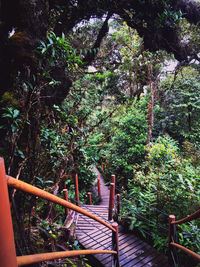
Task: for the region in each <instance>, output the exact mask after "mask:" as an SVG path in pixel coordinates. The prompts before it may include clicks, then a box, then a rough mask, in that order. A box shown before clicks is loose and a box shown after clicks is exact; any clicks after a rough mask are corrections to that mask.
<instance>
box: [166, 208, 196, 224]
mask: <svg viewBox="0 0 200 267" xmlns="http://www.w3.org/2000/svg"><path fill="white" fill-rule="evenodd" d="M198 218H200V209H199V210H197V211H195V212H194V213H192V214H190V215H188V216H187V217H185V218H183V219H180V220H178V221H173V222H171V224H182V223H185V222H189V221H192V220H195V219H198Z"/></svg>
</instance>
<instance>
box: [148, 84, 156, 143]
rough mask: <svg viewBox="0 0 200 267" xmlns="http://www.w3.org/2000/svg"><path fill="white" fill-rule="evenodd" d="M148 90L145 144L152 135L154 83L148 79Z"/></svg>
mask: <svg viewBox="0 0 200 267" xmlns="http://www.w3.org/2000/svg"><path fill="white" fill-rule="evenodd" d="M149 85H150V92H151V99H150V101H149V103H148V110H147V112H148V114H147V121H148V130H147V145H149V143H150V141H151V136H152V130H153V121H154V93H155V92H154V83H153V81H150V84H149Z"/></svg>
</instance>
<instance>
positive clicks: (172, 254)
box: [170, 251, 177, 267]
mask: <svg viewBox="0 0 200 267" xmlns="http://www.w3.org/2000/svg"><path fill="white" fill-rule="evenodd" d="M170 253H171V256H172V260H173V263H174V266H175V267H176V266H177V265H176V261H175V258H174V253H173V252H172V251H170Z"/></svg>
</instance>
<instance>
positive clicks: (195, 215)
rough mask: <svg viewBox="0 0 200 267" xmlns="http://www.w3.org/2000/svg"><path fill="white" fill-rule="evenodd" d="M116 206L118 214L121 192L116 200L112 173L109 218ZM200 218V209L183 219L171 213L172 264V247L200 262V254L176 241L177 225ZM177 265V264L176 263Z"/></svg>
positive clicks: (170, 246) (169, 244)
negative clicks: (178, 218)
mask: <svg viewBox="0 0 200 267" xmlns="http://www.w3.org/2000/svg"><path fill="white" fill-rule="evenodd" d="M122 186H124V179H122ZM114 207H115V208H116V211H117V215H119V214H120V194H117V195H116V202H115V175H111V183H110V198H109V208H108V220H111V219H112V217H113V211H114ZM198 218H200V209H199V210H197V211H196V212H194V213H192V214H191V215H188V216H187V217H185V218H183V219H181V220H177V221H176V220H175V216H174V215H169V231H168V241H169V243H168V252H169V253H168V258H169V263H170V264H172V263H173V260H172V257H171V252H172V249H171V248H172V247H175V248H179V249H180V250H182V251H184V252H185V253H186V254H188V255H190V256H192V257H193V258H194V259H195V260H197V261H198V262H200V255H199V254H197V253H195V252H193V251H191V250H190V249H187V248H186V247H184V246H182V245H180V244H177V243H175V242H174V241H175V240H176V238H175V225H176V224H182V223H186V222H189V221H192V220H195V219H198ZM175 266H176V265H175Z"/></svg>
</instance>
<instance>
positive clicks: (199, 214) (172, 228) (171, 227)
mask: <svg viewBox="0 0 200 267" xmlns="http://www.w3.org/2000/svg"><path fill="white" fill-rule="evenodd" d="M198 218H200V209H199V210H197V211H196V212H194V213H192V214H191V215H188V216H187V217H185V218H183V219H181V220H177V221H176V218H175V216H174V215H169V259H170V258H171V251H172V247H175V248H179V249H180V250H182V251H183V252H185V253H186V254H188V255H190V256H191V257H193V258H194V259H195V260H197V261H198V262H200V255H199V254H197V253H195V252H193V251H192V250H190V249H187V248H186V247H184V246H181V245H180V244H177V243H176V242H175V240H176V238H175V225H178V224H182V223H186V222H190V221H192V220H195V219H198ZM170 261H171V262H172V259H171V260H170Z"/></svg>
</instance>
